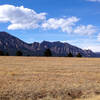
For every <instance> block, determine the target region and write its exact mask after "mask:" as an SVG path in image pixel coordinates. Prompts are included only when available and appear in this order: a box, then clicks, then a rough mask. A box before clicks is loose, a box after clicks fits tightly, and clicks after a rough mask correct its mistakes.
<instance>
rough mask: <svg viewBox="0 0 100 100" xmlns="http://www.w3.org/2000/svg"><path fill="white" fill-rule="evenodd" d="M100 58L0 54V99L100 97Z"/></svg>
mask: <svg viewBox="0 0 100 100" xmlns="http://www.w3.org/2000/svg"><path fill="white" fill-rule="evenodd" d="M99 95H100V59H99V58H56V57H54V58H52V57H51V58H46V57H0V100H100V96H99Z"/></svg>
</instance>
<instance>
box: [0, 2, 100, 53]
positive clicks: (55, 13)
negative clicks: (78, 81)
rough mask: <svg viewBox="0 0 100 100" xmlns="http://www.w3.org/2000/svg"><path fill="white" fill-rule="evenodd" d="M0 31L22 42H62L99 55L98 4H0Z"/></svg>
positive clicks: (99, 3) (99, 11) (99, 10)
mask: <svg viewBox="0 0 100 100" xmlns="http://www.w3.org/2000/svg"><path fill="white" fill-rule="evenodd" d="M0 31H6V32H9V33H10V34H12V35H14V36H16V37H18V38H20V39H22V40H23V41H25V42H28V43H32V42H34V41H39V42H40V41H43V40H47V41H62V42H68V43H70V44H72V45H76V46H78V47H81V48H83V49H92V50H93V51H96V52H98V51H100V0H0Z"/></svg>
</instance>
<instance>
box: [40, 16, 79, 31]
mask: <svg viewBox="0 0 100 100" xmlns="http://www.w3.org/2000/svg"><path fill="white" fill-rule="evenodd" d="M78 21H79V19H78V18H77V17H70V18H66V19H64V18H60V19H55V18H50V19H48V20H47V21H46V22H45V23H43V24H42V28H44V29H61V30H62V31H63V32H67V33H71V32H72V31H73V29H72V27H73V26H75V23H76V22H78Z"/></svg>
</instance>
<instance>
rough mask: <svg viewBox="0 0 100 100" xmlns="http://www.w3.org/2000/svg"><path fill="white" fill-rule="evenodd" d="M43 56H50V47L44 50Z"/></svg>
mask: <svg viewBox="0 0 100 100" xmlns="http://www.w3.org/2000/svg"><path fill="white" fill-rule="evenodd" d="M44 56H47V57H50V56H52V53H51V50H50V49H46V50H45V52H44Z"/></svg>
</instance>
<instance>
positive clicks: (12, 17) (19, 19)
mask: <svg viewBox="0 0 100 100" xmlns="http://www.w3.org/2000/svg"><path fill="white" fill-rule="evenodd" d="M45 19H46V13H36V12H35V11H34V10H32V9H28V8H24V7H23V6H21V7H15V6H13V5H1V6H0V22H10V23H11V24H10V25H9V26H8V29H9V30H15V29H30V28H32V29H34V28H38V27H39V23H41V22H42V21H43V20H45Z"/></svg>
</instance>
